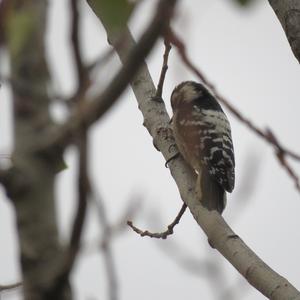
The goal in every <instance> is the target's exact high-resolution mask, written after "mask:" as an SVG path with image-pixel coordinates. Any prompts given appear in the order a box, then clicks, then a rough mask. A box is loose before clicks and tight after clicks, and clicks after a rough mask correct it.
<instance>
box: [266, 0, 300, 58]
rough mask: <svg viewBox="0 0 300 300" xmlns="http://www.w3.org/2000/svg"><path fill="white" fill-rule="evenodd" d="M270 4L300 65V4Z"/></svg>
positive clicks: (275, 0)
mask: <svg viewBox="0 0 300 300" xmlns="http://www.w3.org/2000/svg"><path fill="white" fill-rule="evenodd" d="M269 3H270V5H271V7H272V8H273V10H274V12H275V14H276V16H277V18H278V20H279V21H280V23H281V26H282V28H283V30H284V31H285V34H286V37H287V39H288V41H289V43H290V46H291V48H292V51H293V53H294V55H295V57H296V58H297V60H298V62H299V63H300V2H299V1H298V0H269Z"/></svg>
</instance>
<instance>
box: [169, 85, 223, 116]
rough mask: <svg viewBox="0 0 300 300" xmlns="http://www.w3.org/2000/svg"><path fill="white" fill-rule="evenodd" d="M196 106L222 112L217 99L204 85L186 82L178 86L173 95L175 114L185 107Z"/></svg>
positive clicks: (172, 102)
mask: <svg viewBox="0 0 300 300" xmlns="http://www.w3.org/2000/svg"><path fill="white" fill-rule="evenodd" d="M191 104H192V105H196V106H198V107H199V108H205V109H211V108H212V109H215V110H219V111H222V109H221V106H220V105H219V103H218V102H217V100H216V98H215V97H214V96H213V95H212V94H211V92H210V91H209V90H208V89H207V87H205V86H204V84H202V83H197V82H194V81H184V82H182V83H180V84H179V85H177V86H176V87H175V88H174V90H173V92H172V95H171V106H172V109H173V112H175V111H176V110H177V109H180V108H181V107H183V106H185V105H191Z"/></svg>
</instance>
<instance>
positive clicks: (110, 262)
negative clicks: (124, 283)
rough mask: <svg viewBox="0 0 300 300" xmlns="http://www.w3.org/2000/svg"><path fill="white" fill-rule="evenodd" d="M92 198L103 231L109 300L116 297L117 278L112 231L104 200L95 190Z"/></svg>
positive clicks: (102, 246) (113, 299) (103, 249)
mask: <svg viewBox="0 0 300 300" xmlns="http://www.w3.org/2000/svg"><path fill="white" fill-rule="evenodd" d="M92 199H93V200H94V201H93V203H94V204H95V205H96V207H97V212H98V216H99V222H100V227H101V229H102V232H103V237H102V242H101V248H102V251H103V256H104V263H105V270H106V274H107V279H108V293H109V299H110V300H117V299H118V286H119V285H118V279H117V271H116V266H115V259H114V256H113V253H112V247H111V240H112V231H111V227H110V225H109V222H108V218H107V213H106V207H105V205H104V201H103V200H102V198H101V197H100V196H99V195H97V197H96V196H95V192H93V197H92Z"/></svg>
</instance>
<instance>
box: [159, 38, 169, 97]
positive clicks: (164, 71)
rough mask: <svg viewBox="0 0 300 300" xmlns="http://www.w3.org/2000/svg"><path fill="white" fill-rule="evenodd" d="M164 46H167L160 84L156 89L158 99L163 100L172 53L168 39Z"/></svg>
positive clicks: (165, 40)
mask: <svg viewBox="0 0 300 300" xmlns="http://www.w3.org/2000/svg"><path fill="white" fill-rule="evenodd" d="M164 45H165V53H164V58H163V65H162V68H161V72H160V77H159V82H158V85H157V89H156V95H155V96H156V97H157V98H161V97H162V91H163V85H164V81H165V77H166V73H167V70H168V60H169V54H170V51H171V48H172V47H171V43H170V41H169V40H168V39H166V38H165V39H164Z"/></svg>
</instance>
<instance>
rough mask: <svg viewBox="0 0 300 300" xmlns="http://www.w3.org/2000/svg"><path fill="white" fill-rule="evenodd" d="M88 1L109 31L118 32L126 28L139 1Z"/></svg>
mask: <svg viewBox="0 0 300 300" xmlns="http://www.w3.org/2000/svg"><path fill="white" fill-rule="evenodd" d="M88 2H89V4H90V5H91V6H92V7H93V9H94V10H95V11H96V14H97V15H99V16H100V18H101V20H102V23H104V24H106V27H107V28H109V31H110V32H114V33H115V34H117V33H120V32H121V31H122V30H123V29H124V27H125V25H126V24H127V21H128V19H129V17H130V15H131V13H132V11H133V9H134V7H135V4H136V2H137V1H130V0H89V1H88Z"/></svg>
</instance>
